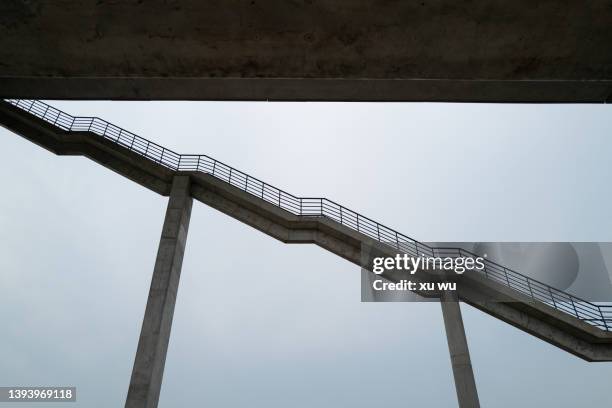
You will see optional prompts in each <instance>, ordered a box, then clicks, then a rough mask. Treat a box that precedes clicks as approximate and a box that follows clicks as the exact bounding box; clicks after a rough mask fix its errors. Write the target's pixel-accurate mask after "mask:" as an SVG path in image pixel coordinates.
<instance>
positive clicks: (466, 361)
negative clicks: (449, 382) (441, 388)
mask: <svg viewBox="0 0 612 408" xmlns="http://www.w3.org/2000/svg"><path fill="white" fill-rule="evenodd" d="M440 304H441V305H442V316H443V318H444V328H445V329H446V340H447V341H448V351H449V353H450V358H451V365H452V367H453V376H454V377H455V389H456V390H457V399H458V400H459V407H460V408H479V407H480V403H479V401H478V392H477V391H476V381H475V380H474V371H473V370H472V362H471V360H470V351H469V349H468V344H467V338H466V337H465V328H464V327H463V318H462V317H461V308H460V307H459V300H458V299H457V294H456V293H455V292H454V291H447V292H444V293H443V294H442V297H441V298H440Z"/></svg>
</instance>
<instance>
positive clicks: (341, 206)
mask: <svg viewBox="0 0 612 408" xmlns="http://www.w3.org/2000/svg"><path fill="white" fill-rule="evenodd" d="M340 224H341V225H343V224H342V206H340Z"/></svg>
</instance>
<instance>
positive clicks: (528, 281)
mask: <svg viewBox="0 0 612 408" xmlns="http://www.w3.org/2000/svg"><path fill="white" fill-rule="evenodd" d="M527 287H528V288H529V293H530V294H531V298H532V299H534V300H535V296H533V290H532V289H531V280H530V279H529V278H527Z"/></svg>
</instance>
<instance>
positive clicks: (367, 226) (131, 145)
mask: <svg viewBox="0 0 612 408" xmlns="http://www.w3.org/2000/svg"><path fill="white" fill-rule="evenodd" d="M5 101H6V102H8V103H10V104H12V105H14V106H16V107H18V108H20V109H22V110H24V111H25V112H28V113H29V114H31V115H34V116H36V117H38V118H40V119H42V120H44V121H45V122H47V123H50V124H51V125H54V126H56V127H58V128H60V129H62V130H64V131H67V132H91V133H93V134H95V135H97V136H100V137H103V138H105V139H107V140H110V141H113V142H115V143H117V144H119V145H121V146H123V147H124V148H126V149H128V150H130V151H132V152H135V153H137V154H139V155H141V156H143V157H146V158H147V159H149V160H151V161H153V162H155V163H158V164H160V165H162V166H165V167H167V168H169V169H171V170H175V171H198V172H203V173H206V174H210V175H212V176H213V177H216V178H217V179H219V180H222V181H224V182H226V183H229V184H230V185H232V186H234V187H237V188H239V189H241V190H243V191H245V192H247V193H249V194H252V195H254V196H256V197H258V198H260V199H262V200H264V201H266V202H268V203H271V204H273V205H275V206H277V207H279V208H281V209H283V210H285V211H288V212H289V213H291V214H294V215H298V216H302V217H326V218H328V219H331V220H333V221H336V222H338V223H339V224H341V225H344V226H346V227H348V228H350V229H352V230H354V231H357V232H359V233H361V234H363V235H365V236H367V237H369V238H372V239H374V240H376V241H378V242H380V243H382V244H384V245H387V246H389V247H391V248H393V249H395V250H397V251H400V252H403V253H406V254H408V255H410V256H421V255H424V256H436V257H437V256H440V257H468V258H476V257H478V255H476V254H474V253H472V252H469V251H466V250H464V249H461V248H433V247H430V246H428V245H426V244H423V243H421V242H419V241H416V240H414V239H412V238H410V237H408V236H406V235H403V234H401V233H399V232H398V231H396V230H394V229H391V228H389V227H386V226H384V225H382V224H380V223H378V222H376V221H373V220H372V219H370V218H368V217H366V216H364V215H361V214H359V213H357V212H355V211H352V210H350V209H348V208H346V207H344V206H342V205H340V204H337V203H335V202H333V201H331V200H328V199H327V198H312V197H296V196H294V195H293V194H290V193H287V192H286V191H283V190H281V189H279V188H277V187H274V186H271V185H270V184H267V183H264V182H263V181H261V180H259V179H257V178H255V177H253V176H250V175H248V174H246V173H243V172H242V171H240V170H237V169H235V168H233V167H231V166H228V165H227V164H225V163H222V162H220V161H218V160H215V159H213V158H211V157H209V156H206V155H192V154H178V153H176V152H174V151H172V150H169V149H166V148H165V147H163V146H160V145H158V144H156V143H153V142H151V141H149V140H147V139H144V138H142V137H140V136H138V135H135V134H134V133H132V132H129V131H127V130H125V129H122V128H120V127H118V126H115V125H113V124H112V123H109V122H107V121H105V120H103V119H100V118H97V117H74V116H71V115H69V114H67V113H65V112H63V111H61V110H59V109H56V108H54V107H52V106H50V105H48V104H46V103H44V102H41V101H38V100H25V99H5ZM484 264H485V267H484V269H483V270H482V271H481V272H480V273H482V274H483V275H484V276H485V277H486V278H488V279H491V280H493V281H495V282H498V283H501V284H502V285H504V286H507V287H509V288H511V289H513V290H515V291H517V292H520V293H522V294H523V295H525V296H527V297H529V298H530V299H533V300H535V301H538V302H542V303H545V304H547V305H548V306H550V307H552V308H554V309H557V310H559V311H562V312H564V313H567V314H569V315H571V316H574V317H576V318H578V319H580V320H582V321H584V322H587V323H589V324H591V325H593V326H596V327H598V328H600V329H602V330H605V331H611V330H612V306H608V305H598V304H595V303H592V302H589V301H586V300H583V299H580V298H578V297H576V296H573V295H571V294H568V293H566V292H563V291H561V290H559V289H556V288H554V287H552V286H550V285H547V284H545V283H542V282H540V281H538V280H535V279H532V278H530V277H527V276H525V275H522V274H520V273H518V272H516V271H514V270H512V269H509V268H506V267H504V266H501V265H499V264H497V263H495V262H493V261H491V260H489V259H486V260H484Z"/></svg>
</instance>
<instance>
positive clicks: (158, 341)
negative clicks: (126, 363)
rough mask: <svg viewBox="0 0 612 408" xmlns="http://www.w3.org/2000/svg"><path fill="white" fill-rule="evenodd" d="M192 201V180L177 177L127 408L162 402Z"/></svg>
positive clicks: (144, 406)
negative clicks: (161, 397) (167, 355)
mask: <svg viewBox="0 0 612 408" xmlns="http://www.w3.org/2000/svg"><path fill="white" fill-rule="evenodd" d="M192 201H193V199H192V198H191V196H190V180H189V177H188V176H176V177H175V178H174V180H173V182H172V190H171V192H170V198H169V199H168V208H167V210H166V218H165V220H164V226H163V229H162V234H161V239H160V243H159V249H158V252H157V259H156V260H155V268H154V269H153V278H152V279H151V288H150V290H149V298H148V300H147V307H146V310H145V316H144V320H143V323H142V329H141V332H140V339H139V341H138V349H137V351H136V358H135V360H134V368H133V370H132V378H131V380H130V387H129V390H128V395H127V400H126V403H125V407H126V408H155V407H157V403H158V401H159V393H160V389H161V383H162V377H163V374H164V365H165V363H166V352H167V350H168V342H169V341H170V329H171V327H172V317H173V315H174V305H175V303H176V294H177V291H178V285H179V278H180V276H181V266H182V264H183V254H184V252H185V243H186V241H187V231H188V229H189V219H190V217H191V206H192Z"/></svg>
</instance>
